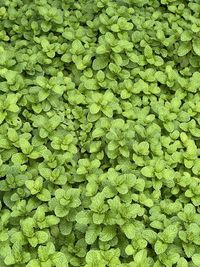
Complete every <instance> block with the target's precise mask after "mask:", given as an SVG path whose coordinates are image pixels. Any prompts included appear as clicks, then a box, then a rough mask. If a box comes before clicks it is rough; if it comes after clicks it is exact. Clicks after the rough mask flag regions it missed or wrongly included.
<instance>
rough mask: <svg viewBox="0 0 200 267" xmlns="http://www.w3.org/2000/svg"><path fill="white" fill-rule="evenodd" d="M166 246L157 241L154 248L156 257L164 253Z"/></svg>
mask: <svg viewBox="0 0 200 267" xmlns="http://www.w3.org/2000/svg"><path fill="white" fill-rule="evenodd" d="M167 247H168V245H167V244H164V243H162V242H161V241H160V240H157V241H156V243H155V246H154V249H155V252H156V254H157V255H160V254H162V253H164V252H165V251H166V249H167Z"/></svg>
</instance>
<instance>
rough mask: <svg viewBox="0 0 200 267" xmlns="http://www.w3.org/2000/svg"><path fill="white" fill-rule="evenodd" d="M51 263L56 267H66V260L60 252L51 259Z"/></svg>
mask: <svg viewBox="0 0 200 267" xmlns="http://www.w3.org/2000/svg"><path fill="white" fill-rule="evenodd" d="M52 262H53V263H54V264H55V266H56V267H68V261H67V258H66V256H65V254H64V253H62V252H56V253H55V254H54V255H53V257H52Z"/></svg>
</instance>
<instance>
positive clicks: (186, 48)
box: [177, 42, 191, 57]
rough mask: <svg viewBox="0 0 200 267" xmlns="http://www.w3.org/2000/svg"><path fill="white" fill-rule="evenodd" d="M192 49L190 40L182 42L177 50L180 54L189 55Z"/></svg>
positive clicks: (181, 55)
mask: <svg viewBox="0 0 200 267" xmlns="http://www.w3.org/2000/svg"><path fill="white" fill-rule="evenodd" d="M190 50H191V46H190V43H188V42H184V43H181V44H180V46H179V48H178V51H177V53H178V56H180V57H183V56H185V55H187V53H189V52H190Z"/></svg>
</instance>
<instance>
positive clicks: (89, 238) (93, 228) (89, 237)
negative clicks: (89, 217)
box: [85, 224, 101, 245]
mask: <svg viewBox="0 0 200 267" xmlns="http://www.w3.org/2000/svg"><path fill="white" fill-rule="evenodd" d="M100 232H101V227H100V226H99V225H95V224H92V225H90V226H89V227H88V229H87V231H86V235H85V241H86V243H87V244H88V245H91V244H93V243H94V242H95V241H96V239H97V237H98V235H99V234H100Z"/></svg>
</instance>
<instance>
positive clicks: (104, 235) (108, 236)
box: [99, 225, 116, 242]
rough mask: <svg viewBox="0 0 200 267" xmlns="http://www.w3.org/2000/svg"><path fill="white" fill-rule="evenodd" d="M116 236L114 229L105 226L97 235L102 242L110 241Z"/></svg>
mask: <svg viewBox="0 0 200 267" xmlns="http://www.w3.org/2000/svg"><path fill="white" fill-rule="evenodd" d="M115 235H116V231H115V228H114V227H113V226H109V225H108V226H105V227H104V228H103V230H102V231H101V233H100V235H99V239H100V240H101V241H103V242H108V241H110V240H112V239H113V238H114V237H115Z"/></svg>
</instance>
